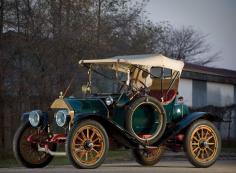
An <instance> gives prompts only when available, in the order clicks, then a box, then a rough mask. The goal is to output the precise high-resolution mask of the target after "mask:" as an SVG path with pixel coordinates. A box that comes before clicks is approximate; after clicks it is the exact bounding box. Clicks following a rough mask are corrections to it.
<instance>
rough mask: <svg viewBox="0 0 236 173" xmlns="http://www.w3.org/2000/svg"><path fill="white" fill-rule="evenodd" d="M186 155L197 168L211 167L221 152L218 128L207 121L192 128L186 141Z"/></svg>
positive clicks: (196, 123) (195, 124)
mask: <svg viewBox="0 0 236 173" xmlns="http://www.w3.org/2000/svg"><path fill="white" fill-rule="evenodd" d="M185 149H186V154H187V156H188V158H189V161H190V162H191V163H192V164H193V165H194V166H196V167H209V166H211V165H212V164H214V163H215V161H216V159H217V158H218V156H219V153H220V150H221V139H220V135H219V132H218V130H217V129H216V127H215V126H214V125H213V124H212V123H211V122H209V121H207V120H199V121H197V122H195V123H194V124H192V126H190V128H189V130H188V132H187V134H186V140H185Z"/></svg>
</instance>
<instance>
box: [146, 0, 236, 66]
mask: <svg viewBox="0 0 236 173" xmlns="http://www.w3.org/2000/svg"><path fill="white" fill-rule="evenodd" d="M145 9H146V12H147V13H146V14H147V15H148V17H149V19H150V20H151V21H153V22H160V21H169V22H170V24H172V25H174V26H175V27H182V26H192V27H193V28H194V29H196V30H197V31H199V32H201V33H203V34H204V35H205V34H206V35H207V38H206V40H207V42H208V43H209V44H210V46H211V48H212V53H215V52H221V56H220V59H218V60H217V61H216V62H214V63H212V64H209V66H213V67H217V68H225V69H231V70H236V52H235V51H236V0H150V1H149V3H148V5H147V6H146V8H145Z"/></svg>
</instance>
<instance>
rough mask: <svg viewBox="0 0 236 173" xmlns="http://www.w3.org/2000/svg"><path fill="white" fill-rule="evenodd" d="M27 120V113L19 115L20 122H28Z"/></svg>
mask: <svg viewBox="0 0 236 173" xmlns="http://www.w3.org/2000/svg"><path fill="white" fill-rule="evenodd" d="M28 119H29V112H25V113H23V114H22V115H21V118H20V120H21V122H25V121H28Z"/></svg>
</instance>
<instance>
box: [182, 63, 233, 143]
mask: <svg viewBox="0 0 236 173" xmlns="http://www.w3.org/2000/svg"><path fill="white" fill-rule="evenodd" d="M179 94H180V95H182V96H183V97H184V100H185V103H186V104H187V105H188V106H191V107H193V108H203V107H206V106H210V105H211V106H210V107H211V108H212V107H215V109H213V112H212V113H215V114H219V112H220V111H221V112H224V115H223V118H224V120H225V121H226V122H224V123H221V124H220V125H219V128H220V130H221V134H222V136H223V138H224V139H229V138H230V139H236V113H235V112H236V111H235V104H236V71H232V70H226V69H219V68H210V67H204V66H199V65H193V64H185V67H184V71H183V73H182V79H181V81H180V86H179Z"/></svg>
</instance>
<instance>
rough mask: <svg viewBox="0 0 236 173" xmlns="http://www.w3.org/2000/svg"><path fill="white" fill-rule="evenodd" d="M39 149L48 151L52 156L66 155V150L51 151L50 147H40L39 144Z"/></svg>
mask: <svg viewBox="0 0 236 173" xmlns="http://www.w3.org/2000/svg"><path fill="white" fill-rule="evenodd" d="M38 151H42V152H45V153H47V154H50V155H51V156H66V152H55V151H51V150H50V149H48V148H43V147H40V146H39V145H38Z"/></svg>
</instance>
